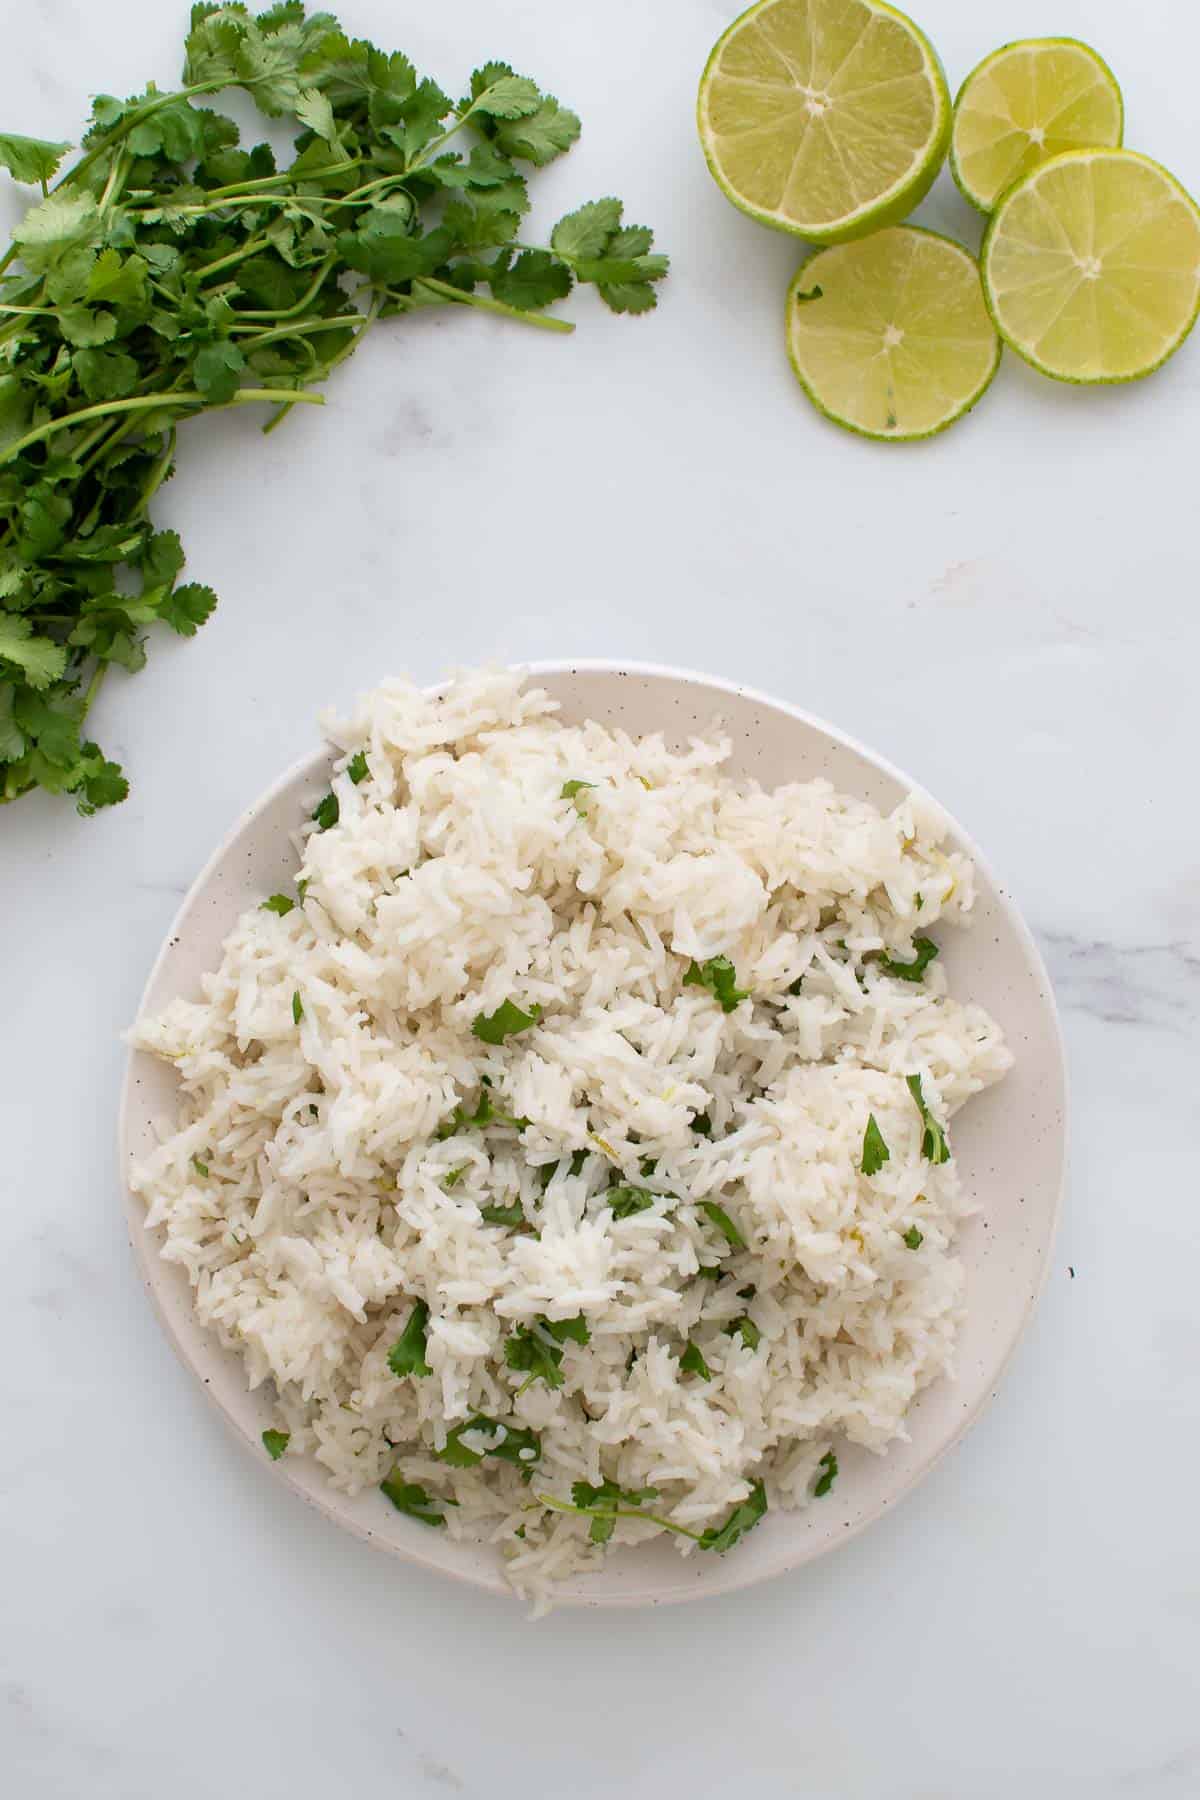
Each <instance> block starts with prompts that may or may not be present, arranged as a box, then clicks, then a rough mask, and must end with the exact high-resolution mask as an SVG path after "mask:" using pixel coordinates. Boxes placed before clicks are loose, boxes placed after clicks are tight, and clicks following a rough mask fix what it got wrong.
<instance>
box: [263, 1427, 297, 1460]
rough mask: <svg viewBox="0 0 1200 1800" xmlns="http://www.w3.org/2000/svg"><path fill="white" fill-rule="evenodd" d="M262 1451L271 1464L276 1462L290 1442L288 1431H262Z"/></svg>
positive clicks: (290, 1437)
mask: <svg viewBox="0 0 1200 1800" xmlns="http://www.w3.org/2000/svg"><path fill="white" fill-rule="evenodd" d="M262 1441H263V1449H264V1450H265V1451H266V1453H267V1455H268V1456H269V1457H270V1459H271V1461H272V1462H278V1461H279V1459H280V1457H281V1456H282V1455H283V1453H284V1451H285V1450H286V1449H287V1447H288V1445H289V1444H290V1443H291V1441H292V1434H291V1432H290V1431H264V1432H263V1434H262Z"/></svg>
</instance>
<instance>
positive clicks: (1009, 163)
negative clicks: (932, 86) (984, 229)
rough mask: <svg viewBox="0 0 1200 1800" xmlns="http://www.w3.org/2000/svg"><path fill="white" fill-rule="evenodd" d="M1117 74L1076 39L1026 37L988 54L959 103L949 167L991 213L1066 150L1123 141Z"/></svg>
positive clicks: (968, 193)
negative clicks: (1002, 199) (1014, 188)
mask: <svg viewBox="0 0 1200 1800" xmlns="http://www.w3.org/2000/svg"><path fill="white" fill-rule="evenodd" d="M1124 125H1125V106H1124V102H1123V101H1122V99H1121V90H1120V88H1119V87H1118V86H1117V79H1116V76H1115V75H1114V74H1113V72H1112V70H1111V69H1110V68H1109V66H1108V64H1107V63H1106V62H1105V61H1104V60H1103V58H1102V57H1099V56H1097V55H1096V52H1095V51H1094V50H1093V49H1091V48H1090V47H1089V46H1088V45H1087V44H1081V43H1079V41H1078V40H1077V39H1076V38H1026V39H1024V41H1023V42H1022V43H1019V44H1006V45H1005V47H1004V49H1003V50H997V51H996V52H995V54H994V55H992V56H987V57H985V58H984V60H983V61H982V62H981V63H980V65H979V67H978V68H977V69H973V70H972V71H971V73H970V74H969V75H968V76H967V79H966V80H965V81H964V82H963V85H962V91H961V92H960V94H959V96H958V99H957V100H956V101H955V103H954V131H953V134H952V136H951V139H950V168H951V171H952V173H953V175H954V179H955V181H957V183H958V185H959V187H960V188H961V189H962V191H963V193H964V194H965V196H966V198H967V199H968V200H969V201H970V202H971V205H972V206H977V207H978V208H979V209H980V211H981V212H991V210H992V208H993V206H995V204H996V201H997V200H998V199H999V197H1000V195H1001V194H1002V193H1003V192H1004V190H1005V188H1009V187H1011V186H1012V185H1013V183H1014V182H1015V181H1020V180H1021V179H1022V177H1023V176H1025V175H1028V174H1029V173H1030V171H1031V170H1032V169H1036V168H1037V166H1038V164H1039V163H1043V162H1046V161H1047V160H1048V159H1049V158H1050V157H1052V156H1060V155H1061V154H1062V152H1063V151H1064V150H1094V149H1103V148H1105V147H1108V146H1112V145H1116V144H1119V143H1120V142H1121V133H1122V131H1123V129H1124Z"/></svg>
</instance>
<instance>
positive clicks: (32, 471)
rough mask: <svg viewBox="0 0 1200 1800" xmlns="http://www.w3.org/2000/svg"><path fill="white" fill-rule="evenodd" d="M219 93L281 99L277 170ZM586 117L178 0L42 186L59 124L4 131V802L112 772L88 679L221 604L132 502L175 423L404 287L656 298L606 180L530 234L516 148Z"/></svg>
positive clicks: (520, 85)
mask: <svg viewBox="0 0 1200 1800" xmlns="http://www.w3.org/2000/svg"><path fill="white" fill-rule="evenodd" d="M224 88H241V89H242V90H244V91H245V92H246V93H247V94H249V95H250V96H251V98H252V99H253V100H254V101H255V102H256V104H257V105H258V107H259V108H260V109H261V110H262V112H264V113H266V114H268V115H270V116H271V117H284V118H290V119H292V120H293V121H294V122H295V125H296V129H297V136H296V138H295V155H294V157H293V158H292V160H291V161H290V163H289V164H288V165H287V167H285V168H282V169H280V168H278V167H277V166H276V161H275V157H274V155H273V154H272V152H271V150H270V148H269V147H268V146H267V145H266V144H256V145H254V146H253V147H252V148H250V149H243V148H242V147H241V145H240V143H239V134H238V128H237V126H236V125H235V124H234V122H233V120H232V119H229V118H227V117H225V116H224V115H223V114H221V113H220V112H217V111H215V110H213V109H212V108H211V107H208V106H203V105H199V104H197V102H198V101H199V100H201V99H202V98H203V97H204V96H207V95H209V94H214V93H217V92H219V91H220V90H221V89H224ZM578 136H579V120H578V119H577V118H576V116H575V114H574V113H572V112H570V111H568V110H567V108H566V107H564V106H562V105H561V104H560V103H559V101H558V100H556V99H555V98H554V97H553V96H552V95H550V94H544V93H542V92H541V91H540V90H539V89H538V87H537V86H536V84H535V83H534V82H532V81H530V80H528V79H527V78H526V77H525V76H522V75H517V74H516V73H515V72H514V71H513V70H512V69H511V68H510V67H509V66H508V65H507V64H506V63H500V62H489V63H485V64H484V65H483V66H482V67H480V68H478V69H476V71H475V73H474V74H473V75H472V77H471V80H470V85H469V87H468V90H467V92H466V94H465V95H463V96H462V98H461V99H459V100H458V101H454V100H452V99H451V98H450V96H449V95H448V94H446V93H444V92H443V91H442V89H441V88H440V87H438V85H437V84H436V82H433V81H431V80H429V79H427V78H425V79H423V78H421V77H420V76H418V74H417V72H416V70H415V69H414V68H413V65H412V63H411V62H410V61H409V60H408V58H407V57H406V56H404V55H403V54H402V53H401V52H398V51H397V52H393V53H390V54H389V53H388V52H386V51H383V50H379V49H377V48H376V47H375V46H374V45H373V44H369V43H366V42H364V41H363V40H361V39H351V38H348V37H347V36H346V34H345V33H344V32H343V31H342V30H341V28H340V26H339V25H338V22H337V20H336V19H334V18H333V17H332V16H331V15H330V14H329V13H323V12H322V13H313V14H306V12H305V9H304V7H303V5H302V4H299V3H298V0H285V3H284V4H281V5H277V6H274V7H272V8H271V9H270V10H269V11H267V12H262V13H259V14H258V15H257V16H253V15H252V14H251V13H250V12H249V11H247V9H246V8H245V7H244V6H242V5H240V4H234V5H228V6H212V5H199V6H195V7H193V9H192V15H191V27H190V30H189V32H188V36H187V41H186V54H185V61H184V69H183V78H182V85H181V86H180V88H179V89H178V90H177V91H175V92H169V93H162V92H160V91H159V90H158V89H157V88H156V87H155V86H154V84H153V83H151V84H150V86H149V87H147V89H146V91H145V92H144V93H142V94H137V95H134V96H133V97H132V98H130V99H127V100H118V99H114V98H112V97H111V96H109V95H103V94H102V95H100V96H99V97H98V98H97V100H96V101H95V104H94V106H93V108H92V115H91V122H90V124H89V127H88V129H87V131H86V133H85V135H84V138H83V144H82V152H83V153H82V155H81V156H80V157H79V159H78V161H76V162H75V163H74V164H73V166H72V167H71V168H70V169H69V170H68V171H67V172H66V173H65V174H64V175H62V176H61V177H60V178H59V179H58V180H57V182H56V183H55V185H54V186H53V187H51V186H50V183H51V182H52V181H53V180H54V177H55V175H56V172H57V170H58V168H59V165H60V162H61V160H62V158H63V156H64V155H65V153H66V151H67V149H68V148H69V146H68V145H66V144H61V143H51V142H45V141H42V140H41V139H34V138H24V137H16V136H12V135H8V136H0V164H3V165H4V166H5V167H6V168H7V169H8V170H9V171H10V173H11V174H12V175H13V176H14V177H15V179H16V180H18V181H22V182H28V183H31V184H37V185H40V187H41V190H42V199H41V200H40V202H38V203H37V204H35V205H34V206H32V207H31V208H30V210H29V211H28V212H27V213H26V214H25V217H24V218H23V219H22V221H21V223H20V225H19V226H18V228H17V229H16V231H15V232H14V234H13V242H12V244H11V245H10V246H9V248H8V251H7V253H6V254H5V255H4V256H3V257H2V258H0V801H4V800H13V799H16V798H17V797H18V796H20V795H21V794H24V793H27V792H29V791H30V790H31V789H33V788H36V787H42V788H47V789H49V790H50V791H52V792H55V793H69V794H72V795H74V796H75V799H76V802H77V805H78V807H79V810H80V811H81V812H84V813H92V812H95V810H96V809H97V808H98V807H101V806H108V805H111V804H112V803H113V802H114V801H118V800H121V799H123V798H124V797H125V794H126V793H127V791H128V785H127V783H126V780H125V777H124V774H123V772H122V771H121V769H120V768H119V766H118V765H117V764H116V763H115V762H112V761H110V760H109V759H108V758H107V757H106V756H105V755H104V753H103V751H102V750H100V749H99V748H98V746H97V745H96V744H95V743H93V742H90V741H89V740H88V739H87V738H86V736H85V732H84V729H83V728H84V721H85V719H86V717H87V714H88V711H89V708H90V707H91V705H92V702H93V701H94V699H95V697H96V693H97V691H98V689H99V687H100V684H101V682H102V681H103V680H104V679H105V677H106V675H107V672H108V670H109V669H110V668H111V667H112V666H113V664H117V665H119V666H120V667H121V668H124V669H126V670H129V671H133V670H137V669H140V668H141V667H142V666H143V664H144V662H145V660H146V652H145V634H146V631H147V628H148V627H150V626H151V625H154V624H162V625H165V626H167V627H168V628H169V629H170V630H172V631H175V632H177V633H179V634H180V635H182V636H184V637H190V636H192V635H193V634H194V633H195V632H196V630H197V629H198V628H199V626H201V625H202V624H203V623H204V621H205V620H206V619H207V618H208V616H209V614H210V613H211V612H212V610H213V607H214V606H215V605H216V596H215V595H214V594H213V592H212V590H211V589H210V588H207V587H204V586H202V585H199V584H197V583H195V582H181V580H180V575H181V572H182V569H183V564H184V553H183V548H182V545H181V544H180V542H179V539H178V537H177V536H176V535H175V534H174V533H173V532H169V531H156V530H155V529H154V527H153V525H152V523H151V521H150V517H149V507H150V503H151V501H152V500H153V498H154V495H155V494H156V492H157V491H158V489H159V487H160V486H161V485H162V483H163V482H164V481H166V480H167V479H168V478H169V477H170V476H171V474H172V473H173V472H174V468H175V450H176V433H177V431H178V428H179V425H180V424H181V422H183V421H184V420H186V419H189V418H192V417H194V416H195V415H196V414H197V413H199V412H202V411H206V410H211V409H213V408H216V407H232V406H243V405H247V404H251V403H255V402H266V403H268V404H270V405H272V406H273V407H274V411H273V413H272V415H271V418H270V419H269V421H268V423H267V424H266V426H265V427H264V429H265V430H268V431H269V430H271V429H273V428H274V426H276V425H278V424H279V422H280V421H281V420H282V419H283V418H285V417H286V415H287V413H288V412H289V411H290V409H291V408H292V407H293V406H295V405H297V404H311V403H314V402H316V403H320V401H321V396H320V394H319V393H317V392H316V391H315V389H316V387H317V386H318V385H319V384H320V383H321V382H322V381H324V379H325V378H326V376H327V375H329V374H330V373H331V372H332V370H333V369H334V368H336V366H337V365H338V363H340V362H342V361H344V360H345V358H346V357H347V356H349V355H350V354H351V353H352V352H353V351H354V350H355V349H356V348H357V346H358V344H359V343H360V342H361V340H362V338H363V337H364V336H365V335H366V334H367V332H368V331H370V330H371V329H372V327H373V326H374V325H375V323H376V322H377V321H378V320H379V319H383V318H388V317H393V316H395V315H397V314H401V313H410V312H414V311H416V310H417V309H418V308H423V307H428V306H453V305H460V306H474V307H477V308H482V309H484V310H486V311H487V312H491V313H498V314H501V315H503V316H505V317H509V318H517V319H522V320H524V321H526V322H527V323H530V324H537V325H540V326H543V327H545V328H547V329H550V330H557V331H570V330H572V329H573V327H572V326H571V325H570V324H569V323H567V322H566V321H564V320H561V319H558V318H553V317H547V316H545V313H544V309H545V308H547V307H548V306H550V305H551V304H552V303H553V302H555V301H558V300H562V299H564V298H565V297H566V296H567V294H569V293H570V291H571V289H572V287H573V286H575V284H576V283H586V284H588V285H590V286H592V287H594V288H595V290H596V292H597V293H598V294H599V295H600V297H601V299H602V300H603V301H604V302H605V303H606V304H607V305H608V306H609V307H611V308H612V309H613V310H614V311H615V312H628V313H641V312H646V311H648V310H649V309H650V308H651V307H652V306H653V305H654V303H655V288H654V284H655V283H656V282H658V281H660V280H661V279H662V277H663V275H665V273H666V270H667V259H666V258H665V257H664V256H659V255H656V254H654V252H653V250H652V234H651V233H650V231H648V230H647V229H646V228H645V227H643V226H640V225H626V224H625V223H624V220H623V217H622V207H621V203H620V201H619V200H613V199H602V200H595V201H592V202H591V203H589V204H588V205H585V206H582V207H580V208H579V209H578V211H576V212H573V213H570V214H568V215H567V216H566V217H565V218H563V219H561V220H560V221H559V223H558V224H557V225H556V226H555V228H554V230H553V232H552V233H551V236H550V243H549V246H548V247H545V248H542V247H536V246H531V245H528V244H526V243H524V242H523V241H522V239H521V235H520V231H521V221H522V218H523V217H524V215H525V213H526V212H527V211H528V206H529V200H528V191H527V185H526V174H527V171H528V169H529V168H530V167H535V168H536V167H541V166H543V165H544V164H546V163H548V162H550V161H552V160H553V159H554V158H555V157H556V156H558V155H560V154H561V153H562V152H563V151H564V150H567V149H569V148H570V146H571V145H572V144H573V143H574V141H575V139H576V138H577V137H578Z"/></svg>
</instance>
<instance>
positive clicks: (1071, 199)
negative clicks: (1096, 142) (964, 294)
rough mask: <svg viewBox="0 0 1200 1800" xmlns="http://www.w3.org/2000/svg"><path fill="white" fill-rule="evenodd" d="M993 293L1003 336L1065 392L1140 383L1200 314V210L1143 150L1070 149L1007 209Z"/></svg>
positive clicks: (987, 263) (999, 213)
mask: <svg viewBox="0 0 1200 1800" xmlns="http://www.w3.org/2000/svg"><path fill="white" fill-rule="evenodd" d="M983 285H984V292H985V294H986V296H987V303H988V306H989V308H990V309H991V314H992V317H993V318H994V319H995V321H996V325H997V328H998V329H999V331H1000V335H1001V336H1002V337H1003V338H1004V339H1005V340H1006V342H1008V343H1010V344H1011V345H1012V347H1013V349H1014V350H1015V351H1017V353H1018V354H1019V355H1021V356H1023V357H1024V358H1025V360H1026V362H1031V363H1032V364H1033V366H1034V368H1035V369H1040V370H1041V371H1042V373H1043V374H1044V375H1052V376H1053V377H1054V378H1055V379H1056V380H1058V381H1136V380H1138V379H1139V377H1141V376H1143V375H1149V374H1150V373H1151V372H1152V371H1153V370H1155V369H1157V368H1158V367H1159V366H1160V364H1162V363H1164V362H1166V360H1167V358H1168V357H1169V356H1171V355H1172V354H1173V353H1174V352H1175V351H1176V350H1178V348H1179V346H1180V344H1182V342H1183V340H1184V338H1185V337H1186V336H1187V334H1188V332H1189V331H1190V330H1191V329H1192V326H1193V325H1194V324H1195V323H1196V313H1197V310H1198V309H1200V209H1197V206H1196V203H1195V201H1194V200H1193V199H1192V198H1191V196H1190V195H1189V194H1187V193H1186V192H1185V191H1184V189H1183V188H1182V187H1180V185H1179V183H1178V182H1177V181H1176V180H1175V177H1174V176H1173V175H1168V173H1167V171H1166V170H1165V169H1163V168H1160V167H1159V165H1158V164H1157V163H1156V162H1151V160H1150V158H1149V157H1148V156H1138V155H1136V154H1135V152H1134V151H1132V150H1071V151H1068V152H1067V154H1066V155H1064V156H1056V157H1055V158H1054V159H1053V161H1051V162H1047V163H1043V164H1042V165H1041V167H1040V168H1037V169H1035V170H1034V171H1033V173H1032V175H1027V176H1026V178H1025V180H1024V181H1022V182H1020V183H1019V184H1018V185H1017V186H1016V187H1014V188H1010V189H1009V191H1008V193H1007V194H1005V196H1004V197H1003V199H1002V200H1001V202H1000V205H999V207H998V208H997V210H996V212H995V214H994V216H993V218H992V222H991V224H990V225H989V227H988V231H987V236H986V237H985V239H984V244H983Z"/></svg>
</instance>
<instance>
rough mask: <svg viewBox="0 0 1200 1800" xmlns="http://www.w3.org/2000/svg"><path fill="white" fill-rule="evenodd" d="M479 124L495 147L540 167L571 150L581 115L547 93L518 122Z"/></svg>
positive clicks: (491, 120)
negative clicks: (532, 109)
mask: <svg viewBox="0 0 1200 1800" xmlns="http://www.w3.org/2000/svg"><path fill="white" fill-rule="evenodd" d="M480 123H481V124H482V125H483V126H484V127H485V128H486V129H487V130H488V135H489V136H490V137H491V139H492V142H493V143H494V144H495V146H496V148H497V149H498V150H500V151H502V152H503V154H504V155H505V156H511V157H513V158H515V160H516V161H518V162H530V163H533V164H534V165H535V166H536V167H538V168H543V167H544V166H545V164H546V163H548V162H553V161H554V158H555V157H556V156H561V155H562V153H563V151H564V150H569V149H570V148H571V145H572V144H573V143H575V141H576V139H577V138H578V136H579V133H580V130H581V126H580V123H579V118H578V115H577V114H575V113H573V112H571V111H570V109H569V108H568V107H565V106H561V105H560V104H559V102H558V101H557V100H556V99H555V98H554V96H553V94H545V95H543V96H542V97H541V99H540V100H539V103H538V106H537V108H536V110H535V111H534V112H531V113H523V114H522V116H521V117H520V118H517V119H486V120H481V121H480Z"/></svg>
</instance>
